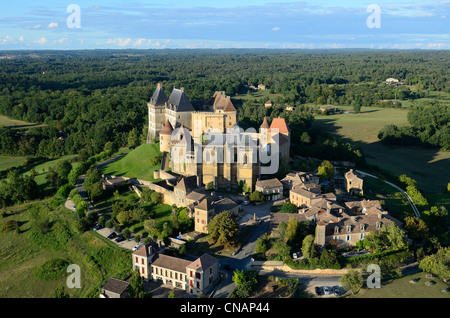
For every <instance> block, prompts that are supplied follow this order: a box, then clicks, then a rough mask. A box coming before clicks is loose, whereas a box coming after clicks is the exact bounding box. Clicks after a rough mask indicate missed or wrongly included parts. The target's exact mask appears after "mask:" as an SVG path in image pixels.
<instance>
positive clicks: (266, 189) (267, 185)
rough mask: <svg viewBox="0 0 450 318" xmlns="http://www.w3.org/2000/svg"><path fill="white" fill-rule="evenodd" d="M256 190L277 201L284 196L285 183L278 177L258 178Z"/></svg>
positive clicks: (268, 198) (270, 199) (267, 198)
mask: <svg viewBox="0 0 450 318" xmlns="http://www.w3.org/2000/svg"><path fill="white" fill-rule="evenodd" d="M255 191H259V192H261V193H263V194H264V196H265V197H266V200H269V201H275V200H279V199H281V198H282V197H283V184H282V183H281V182H280V181H279V180H278V179H277V178H272V179H267V180H258V181H256V184H255Z"/></svg>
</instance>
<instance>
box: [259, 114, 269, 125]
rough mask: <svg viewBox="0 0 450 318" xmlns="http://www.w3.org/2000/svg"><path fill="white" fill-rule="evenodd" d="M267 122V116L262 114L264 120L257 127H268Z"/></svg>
mask: <svg viewBox="0 0 450 318" xmlns="http://www.w3.org/2000/svg"><path fill="white" fill-rule="evenodd" d="M269 127H270V126H269V122H268V121H267V116H264V120H263V122H262V124H261V126H260V127H259V128H269Z"/></svg>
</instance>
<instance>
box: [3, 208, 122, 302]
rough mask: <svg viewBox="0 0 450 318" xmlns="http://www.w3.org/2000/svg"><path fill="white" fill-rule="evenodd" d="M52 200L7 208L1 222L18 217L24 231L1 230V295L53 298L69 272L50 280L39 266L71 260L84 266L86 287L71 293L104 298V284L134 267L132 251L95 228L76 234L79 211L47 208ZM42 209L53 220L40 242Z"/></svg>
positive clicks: (82, 280)
mask: <svg viewBox="0 0 450 318" xmlns="http://www.w3.org/2000/svg"><path fill="white" fill-rule="evenodd" d="M50 201H51V200H44V201H42V202H32V203H27V204H22V205H16V206H13V207H9V208H6V209H5V210H4V211H6V213H7V214H6V217H4V218H0V223H2V222H4V221H7V220H11V219H12V220H16V221H18V222H19V232H15V231H13V232H3V233H0V286H2V288H0V297H1V298H10V297H14V298H16V297H17V298H22V297H32V298H35V297H37V298H48V297H52V294H53V292H54V290H55V288H57V287H58V286H60V285H64V286H66V279H67V277H68V276H69V275H70V274H69V273H66V272H64V273H63V275H62V277H59V278H56V279H52V280H49V281H45V280H41V279H39V278H38V277H37V276H36V275H35V274H34V271H35V269H36V268H37V267H39V266H40V265H41V264H43V263H44V262H46V261H48V260H50V259H55V258H60V259H65V260H68V261H69V263H70V264H77V265H79V266H80V274H81V288H79V289H77V288H74V289H68V288H66V290H67V291H68V292H69V294H70V296H71V297H98V292H99V288H100V287H101V286H102V285H103V284H104V282H105V281H106V280H107V279H108V278H109V277H118V278H123V277H124V276H125V275H126V274H128V273H129V271H130V270H131V262H130V257H131V256H130V252H129V251H127V250H125V249H123V248H120V247H118V246H117V245H115V244H114V243H111V242H108V240H106V239H104V238H102V237H101V236H99V235H98V234H97V233H95V232H93V231H88V232H85V233H83V234H79V233H77V232H75V231H74V227H73V225H74V220H75V213H74V212H72V211H69V210H67V209H65V208H64V207H62V206H59V207H56V208H48V209H45V206H49V203H50ZM37 207H39V209H38V210H39V213H40V214H39V215H40V217H41V216H42V215H45V217H47V218H48V219H49V220H50V221H51V223H50V224H51V227H50V230H49V232H48V234H47V235H48V237H44V238H42V239H41V240H42V241H36V239H35V238H33V236H32V235H31V233H32V232H33V231H32V224H33V220H35V219H36V215H37V213H36V211H37ZM43 211H47V212H44V213H43ZM55 242H58V243H55ZM111 260H114V262H112V261H111Z"/></svg>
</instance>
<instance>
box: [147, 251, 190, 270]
mask: <svg viewBox="0 0 450 318" xmlns="http://www.w3.org/2000/svg"><path fill="white" fill-rule="evenodd" d="M190 263H191V262H190V261H188V260H185V259H182V258H177V257H173V256H169V255H164V254H158V255H157V256H156V259H155V260H154V261H153V263H152V266H158V267H162V268H165V269H170V270H173V271H176V272H182V273H186V267H187V266H188V265H189V264H190Z"/></svg>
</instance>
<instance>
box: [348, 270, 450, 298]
mask: <svg viewBox="0 0 450 318" xmlns="http://www.w3.org/2000/svg"><path fill="white" fill-rule="evenodd" d="M425 275H426V273H423V272H421V273H416V274H412V275H408V276H405V277H402V278H399V279H396V280H393V281H391V282H389V283H388V284H382V285H381V288H373V289H367V288H364V289H361V290H360V291H359V292H358V293H357V294H356V295H350V296H349V297H350V298H450V293H448V294H444V293H442V292H441V290H442V289H444V288H449V287H450V285H449V284H448V283H444V282H442V281H441V280H439V279H437V278H432V279H428V278H426V277H425ZM411 279H419V280H418V281H417V283H415V284H412V283H410V282H409V281H410V280H411ZM426 281H434V282H435V284H434V285H432V286H427V285H425V282H426Z"/></svg>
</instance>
